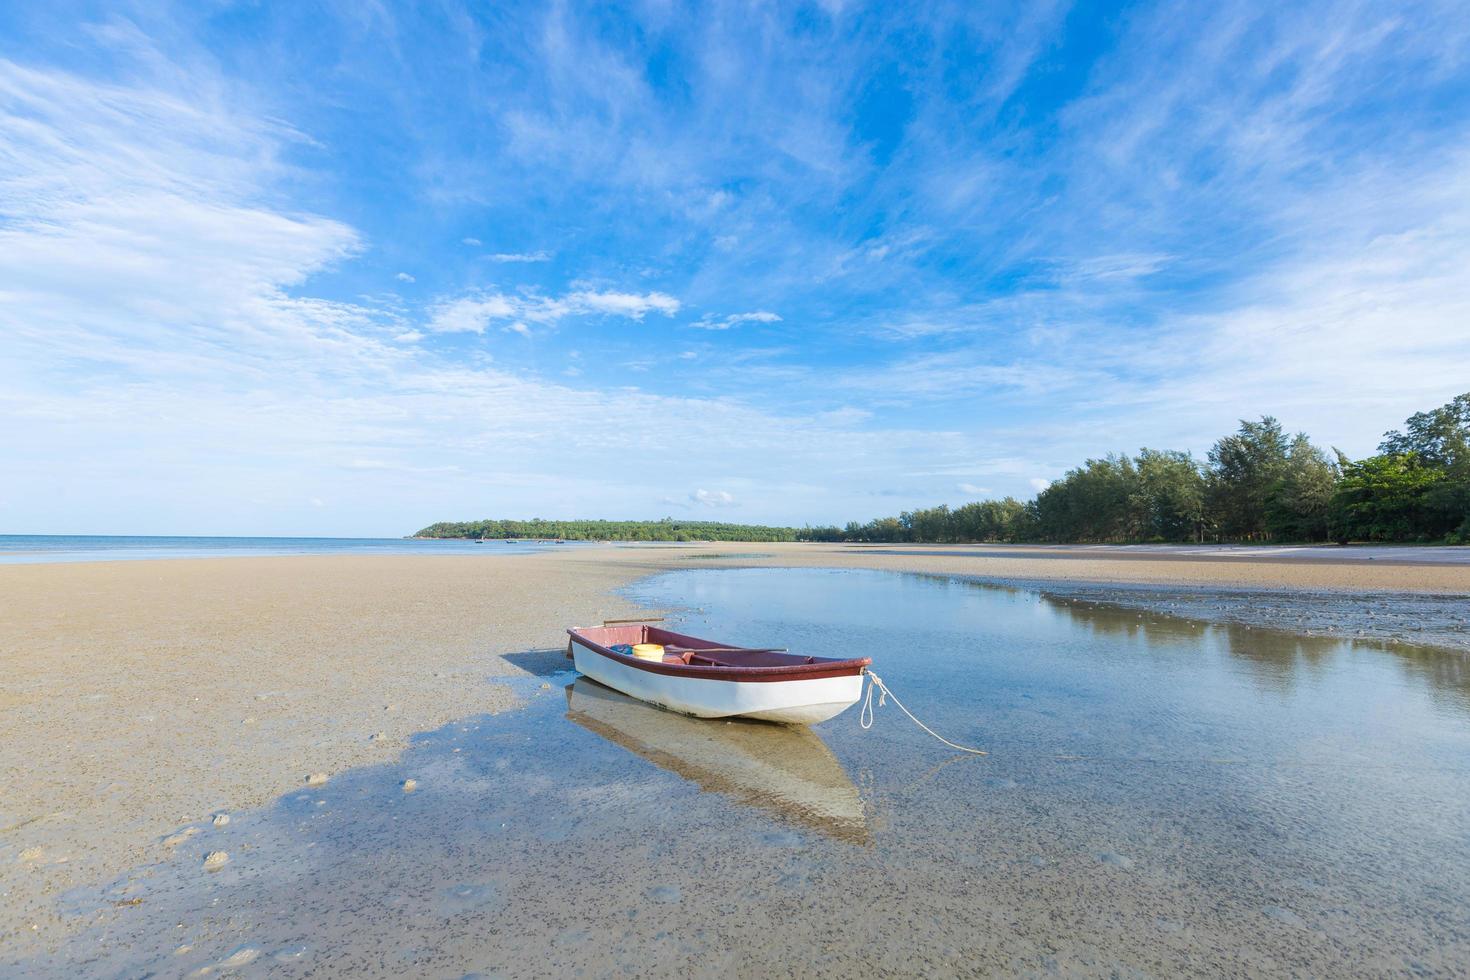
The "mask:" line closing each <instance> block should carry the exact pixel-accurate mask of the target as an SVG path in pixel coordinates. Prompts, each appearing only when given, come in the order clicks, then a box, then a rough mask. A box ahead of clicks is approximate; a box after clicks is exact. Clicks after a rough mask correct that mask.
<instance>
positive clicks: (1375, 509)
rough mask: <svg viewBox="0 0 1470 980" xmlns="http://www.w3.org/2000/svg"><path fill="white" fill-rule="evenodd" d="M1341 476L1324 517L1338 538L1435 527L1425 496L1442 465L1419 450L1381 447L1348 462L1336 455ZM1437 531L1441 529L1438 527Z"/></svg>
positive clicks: (1382, 537)
mask: <svg viewBox="0 0 1470 980" xmlns="http://www.w3.org/2000/svg"><path fill="white" fill-rule="evenodd" d="M1338 465H1339V466H1340V467H1341V468H1342V479H1340V480H1339V481H1338V483H1337V490H1336V492H1335V493H1334V494H1333V496H1332V502H1331V506H1330V508H1329V514H1328V521H1329V525H1330V528H1331V533H1332V536H1333V537H1334V538H1336V539H1337V540H1338V541H1342V542H1347V541H1412V540H1422V539H1426V538H1428V537H1429V536H1430V535H1431V534H1434V533H1435V531H1434V530H1431V528H1432V523H1431V522H1430V521H1429V520H1428V516H1429V515H1428V514H1427V513H1426V498H1427V497H1428V496H1429V494H1430V493H1431V492H1432V491H1433V490H1434V488H1435V485H1436V484H1437V483H1439V482H1441V481H1443V480H1444V479H1445V478H1446V477H1445V471H1444V470H1443V469H1442V468H1440V467H1437V466H1427V465H1425V463H1424V461H1423V460H1422V459H1420V458H1419V454H1418V453H1413V452H1407V453H1384V454H1382V455H1378V456H1370V457H1369V458H1367V459H1363V460H1359V461H1357V462H1352V461H1350V460H1348V459H1347V458H1346V457H1342V456H1339V458H1338ZM1435 530H1437V531H1438V533H1437V534H1435V536H1438V535H1439V534H1443V533H1444V530H1438V529H1435Z"/></svg>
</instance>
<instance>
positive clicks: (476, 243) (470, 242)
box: [459, 238, 484, 248]
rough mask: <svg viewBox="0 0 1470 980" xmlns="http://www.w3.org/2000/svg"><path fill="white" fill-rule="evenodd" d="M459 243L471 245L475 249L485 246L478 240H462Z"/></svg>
mask: <svg viewBox="0 0 1470 980" xmlns="http://www.w3.org/2000/svg"><path fill="white" fill-rule="evenodd" d="M459 243H460V244H461V245H469V246H471V247H473V248H479V247H480V246H481V245H482V244H484V243H483V242H481V241H480V240H479V239H478V238H461V239H460V240H459Z"/></svg>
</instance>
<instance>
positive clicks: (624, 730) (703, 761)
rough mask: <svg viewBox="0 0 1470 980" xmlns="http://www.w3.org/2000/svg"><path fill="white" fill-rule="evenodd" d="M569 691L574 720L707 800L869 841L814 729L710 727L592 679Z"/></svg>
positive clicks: (853, 797) (853, 793) (847, 786)
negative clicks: (714, 797)
mask: <svg viewBox="0 0 1470 980" xmlns="http://www.w3.org/2000/svg"><path fill="white" fill-rule="evenodd" d="M566 691H567V718H569V719H570V720H571V721H573V722H575V723H576V724H578V725H580V726H582V727H583V728H585V729H587V730H588V731H589V732H592V733H593V734H595V735H599V736H601V737H602V738H605V739H607V740H608V741H609V742H612V743H613V744H614V745H618V746H621V747H622V748H624V749H627V750H628V751H629V752H632V753H634V754H635V755H638V756H640V757H642V758H644V759H647V760H648V761H649V762H652V763H653V764H654V765H656V766H658V767H659V768H661V769H665V770H667V771H669V772H672V773H674V774H675V775H677V776H679V777H680V778H682V779H687V780H689V781H690V782H692V783H695V784H696V785H697V786H699V788H700V789H702V790H704V791H705V792H707V793H719V794H721V795H723V796H726V797H729V798H730V799H732V800H734V801H735V802H737V803H743V804H745V805H747V806H753V807H757V808H759V809H762V810H765V811H767V812H768V813H771V814H772V815H774V816H777V817H779V818H781V819H783V820H786V821H787V822H789V823H793V824H796V825H798V826H800V827H804V828H808V829H811V830H815V831H817V832H819V833H822V834H825V835H827V836H829V837H835V838H837V839H839V840H846V841H850V842H852V843H866V842H867V841H868V828H867V821H866V815H865V813H864V810H863V801H862V797H861V796H860V795H859V794H858V791H857V787H856V786H854V785H853V783H852V779H851V778H850V777H849V776H848V775H847V771H846V770H845V769H843V768H842V763H840V762H838V761H837V757H836V756H834V755H833V754H832V750H831V749H829V748H827V745H826V743H825V742H823V741H822V740H821V739H820V738H818V737H817V735H816V733H815V732H813V731H811V730H810V729H807V728H791V727H782V726H779V725H762V724H760V723H758V722H734V723H732V724H727V725H706V724H704V723H702V722H700V721H699V720H697V719H695V718H685V717H683V716H681V715H676V714H671V713H670V712H667V711H660V710H658V709H657V708H654V707H651V706H649V705H646V704H643V703H641V702H639V701H635V700H633V699H632V698H630V697H628V696H626V695H624V694H619V693H618V692H617V691H614V690H611V689H610V688H606V687H603V686H602V685H601V684H598V683H597V682H596V681H593V680H591V679H590V678H586V677H578V678H577V679H576V680H575V681H573V682H572V683H571V684H569V685H567V689H566Z"/></svg>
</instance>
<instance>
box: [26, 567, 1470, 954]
mask: <svg viewBox="0 0 1470 980" xmlns="http://www.w3.org/2000/svg"><path fill="white" fill-rule="evenodd" d="M970 547H971V546H963V545H960V546H949V547H947V548H946V547H945V546H929V547H926V549H924V550H925V553H924V554H913V553H908V554H905V553H903V552H906V551H907V552H913V551H914V550H915V549H914V548H913V546H902V545H898V546H864V547H862V548H860V549H854V548H852V547H850V546H842V545H838V546H831V545H822V544H786V543H781V544H759V543H758V544H753V545H738V546H732V544H731V543H728V542H721V543H714V544H701V545H667V544H662V543H660V545H659V546H658V547H657V548H639V547H626V546H618V545H612V546H607V547H595V548H594V547H582V548H577V549H575V550H567V551H560V550H549V551H542V552H530V553H517V554H509V555H494V554H487V555H435V556H430V555H402V554H392V555H341V554H333V555H290V556H269V557H267V556H240V557H228V558H179V559H167V560H142V561H140V560H136V559H120V560H116V561H91V562H57V563H37V564H15V565H4V566H0V591H4V593H5V594H6V595H7V598H8V600H9V601H8V602H7V603H6V606H5V608H3V609H0V668H3V669H4V671H5V676H7V677H9V678H13V679H14V680H13V681H12V682H11V683H8V684H7V685H6V686H5V687H4V688H3V689H0V774H3V778H4V780H5V783H6V785H7V786H8V787H12V788H13V789H12V790H11V792H9V793H8V794H7V799H5V800H3V801H0V897H3V898H4V900H5V906H6V909H7V913H6V915H5V916H4V918H3V919H0V957H3V958H5V959H10V958H13V957H16V956H21V955H25V952H26V950H28V949H29V950H32V951H34V950H35V949H37V948H40V947H45V946H48V945H52V944H54V943H55V942H58V941H60V940H61V939H63V938H64V937H65V936H66V935H67V934H68V933H69V932H70V930H71V928H72V926H73V925H76V924H77V923H69V922H68V920H66V919H65V918H64V917H63V916H62V915H60V914H59V913H58V912H57V910H56V902H57V899H58V898H59V896H61V895H62V894H63V893H64V892H66V891H67V890H69V889H70V888H73V887H76V886H79V885H84V884H90V883H94V882H97V881H99V880H106V879H108V878H110V877H113V876H116V875H118V874H121V873H123V872H125V871H127V870H129V869H133V868H138V867H140V866H146V865H151V864H154V863H156V862H159V861H166V860H169V859H170V858H171V855H172V847H171V846H170V844H169V841H170V840H171V839H174V838H175V835H177V834H178V833H179V832H180V829H181V828H184V829H185V830H187V828H188V827H190V826H198V827H203V826H207V825H208V821H209V819H210V817H211V816H212V815H213V814H215V813H220V812H224V813H228V812H229V811H230V810H240V809H246V808H251V807H256V806H261V805H267V804H269V803H271V802H272V801H274V800H276V799H278V798H279V797H281V796H282V795H283V794H285V793H287V792H289V791H291V790H294V789H300V788H302V787H303V786H304V785H306V781H307V779H308V777H309V776H312V775H313V774H317V773H320V774H323V775H326V776H327V777H328V778H330V777H331V776H332V774H334V773H336V772H340V771H342V770H345V769H349V768H353V767H356V766H361V765H366V764H372V763H377V762H384V761H389V760H392V759H394V758H396V757H398V755H399V754H400V752H401V750H402V749H403V747H404V746H405V745H407V744H408V740H409V739H410V738H411V737H413V736H414V735H415V734H416V733H420V732H425V731H431V730H434V729H436V728H438V727H440V726H442V725H443V724H446V723H448V722H450V721H454V720H456V719H461V718H465V717H468V716H472V715H478V714H484V713H494V712H498V711H503V710H507V709H510V708H514V707H516V706H517V705H518V704H519V703H520V700H521V699H520V698H519V697H518V696H517V694H516V692H515V689H514V687H513V685H514V684H516V683H519V682H520V681H518V679H521V680H524V681H525V682H527V683H529V682H530V679H531V678H536V680H537V681H539V677H537V673H538V669H539V670H544V669H546V667H547V666H549V665H551V664H553V663H559V662H560V658H561V650H562V648H563V646H564V644H565V634H564V633H563V629H564V628H565V627H567V626H572V625H584V624H586V623H591V622H596V621H597V620H599V619H603V618H614V617H624V616H629V615H637V614H640V613H650V612H653V610H645V609H639V608H638V607H637V606H636V605H635V604H634V603H633V602H632V601H631V600H630V599H629V598H628V597H627V596H626V594H625V593H623V594H620V591H619V590H624V589H627V588H628V587H629V586H632V585H634V584H636V583H637V582H639V581H641V580H643V579H646V578H647V577H649V576H653V575H657V574H660V573H662V572H668V571H678V570H692V569H709V568H783V567H810V568H832V569H843V568H873V569H878V570H885V571H892V572H910V573H917V574H929V575H944V576H953V577H957V578H964V579H974V580H984V581H986V582H989V583H995V584H1000V585H1010V586H1014V587H1022V588H1030V589H1035V590H1038V591H1041V590H1046V589H1049V588H1050V589H1059V590H1062V591H1074V590H1075V591H1079V592H1088V593H1093V594H1094V595H1095V594H1096V593H1098V592H1106V591H1108V590H1112V591H1114V592H1116V591H1118V590H1119V589H1137V588H1138V587H1143V588H1145V589H1149V588H1151V589H1154V590H1160V589H1162V590H1169V589H1172V590H1176V591H1178V590H1186V591H1189V590H1193V591H1196V592H1198V591H1205V590H1219V591H1229V590H1237V591H1239V590H1245V591H1254V592H1262V591H1269V592H1272V593H1273V594H1276V595H1278V596H1290V595H1295V596H1305V595H1308V594H1321V595H1325V596H1327V597H1329V598H1336V599H1341V598H1347V597H1350V596H1368V595H1387V596H1390V597H1409V598H1410V599H1413V598H1414V597H1423V598H1426V599H1433V600H1435V601H1443V600H1442V597H1445V596H1451V595H1470V566H1464V565H1456V564H1437V565H1431V564H1418V565H1407V564H1389V563H1371V564H1370V563H1368V562H1362V561H1360V562H1353V563H1337V562H1325V561H1314V562H1310V563H1308V562H1291V563H1268V562H1260V561H1244V560H1242V559H1240V558H1229V559H1225V558H1217V559H1200V558H1196V559H1193V560H1180V559H1178V558H1174V559H1168V560H1159V559H1157V558H1155V557H1153V556H1142V557H1137V556H1135V557H1130V558H1126V559H1117V558H1113V557H1111V556H1109V555H1107V554H1106V553H1104V554H1102V555H1099V554H1098V553H1097V552H1096V551H1095V550H1091V549H1087V550H1086V551H1085V552H1084V553H1079V554H1067V555H1065V556H1061V557H1057V556H1048V560H1045V561H1039V560H1037V559H1036V558H1035V557H1030V556H1026V557H1022V556H1020V555H1017V554H1013V553H1009V552H1006V553H1003V554H1001V555H999V556H985V557H977V556H974V555H965V554H963V553H961V552H962V551H964V550H965V549H967V548H970ZM971 550H973V549H971ZM990 550H993V549H990ZM732 553H733V555H738V557H735V556H731V557H725V556H727V555H732ZM1151 559H1152V560H1151ZM1103 601H1106V600H1103ZM1150 612H1152V613H1155V614H1158V615H1177V616H1183V617H1190V616H1191V613H1189V612H1187V611H1182V610H1170V609H1167V608H1163V609H1151V610H1150ZM1287 631H1288V632H1290V630H1287ZM1334 638H1335V639H1342V640H1349V639H1367V640H1369V641H1370V642H1372V641H1373V640H1375V639H1376V638H1372V637H1370V638H1364V637H1356V636H1337V637H1334ZM38 944H39V946H38Z"/></svg>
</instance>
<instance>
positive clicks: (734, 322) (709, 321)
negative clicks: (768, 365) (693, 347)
mask: <svg viewBox="0 0 1470 980" xmlns="http://www.w3.org/2000/svg"><path fill="white" fill-rule="evenodd" d="M780 322H781V318H780V317H779V316H777V315H776V314H774V313H770V312H767V311H766V310H757V311H756V312H754V313H732V314H730V315H729V316H723V317H717V316H715V315H714V314H712V313H706V314H705V315H704V316H702V317H700V318H699V319H698V320H696V321H695V322H694V323H691V324H690V326H691V327H698V328H699V329H700V330H729V329H730V328H731V327H734V326H738V325H740V324H742V323H780Z"/></svg>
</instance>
